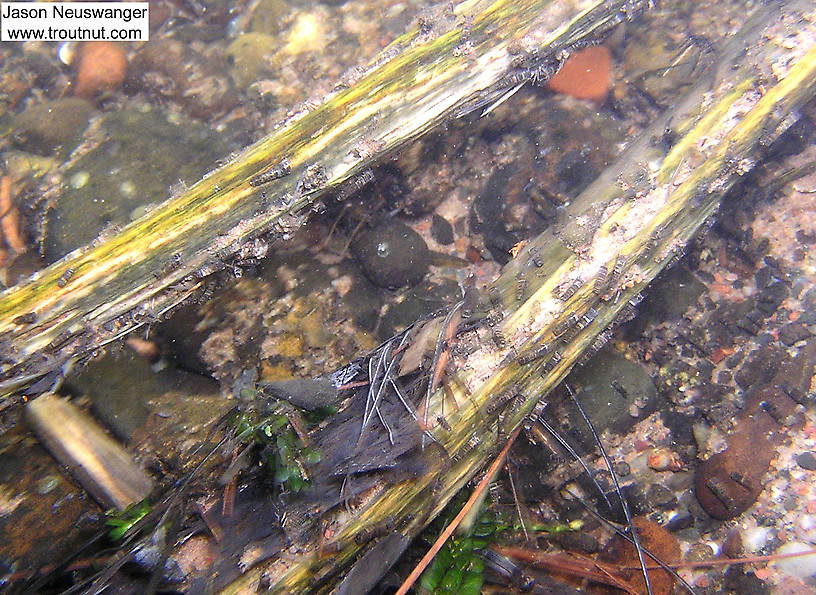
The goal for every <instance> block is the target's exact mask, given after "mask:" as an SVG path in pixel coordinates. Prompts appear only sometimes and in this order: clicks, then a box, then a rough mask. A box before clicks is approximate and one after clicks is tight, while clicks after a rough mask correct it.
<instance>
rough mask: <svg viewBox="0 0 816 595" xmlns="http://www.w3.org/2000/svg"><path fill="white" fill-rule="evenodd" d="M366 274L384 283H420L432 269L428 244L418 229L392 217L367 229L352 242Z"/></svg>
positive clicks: (384, 284) (382, 284)
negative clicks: (392, 219)
mask: <svg viewBox="0 0 816 595" xmlns="http://www.w3.org/2000/svg"><path fill="white" fill-rule="evenodd" d="M351 248H352V252H353V253H354V256H355V257H356V258H357V261H358V262H359V263H360V266H361V267H362V269H363V272H364V273H365V275H366V277H368V278H369V279H370V280H371V282H372V283H374V284H375V285H379V286H380V287H388V288H397V287H405V286H410V285H416V284H417V283H419V282H420V281H421V280H422V277H424V276H425V273H426V272H427V271H428V263H429V260H430V256H429V253H428V246H427V245H426V244H425V240H423V239H422V236H420V235H419V234H418V233H417V232H415V231H414V230H413V229H411V228H410V227H408V226H407V225H405V224H403V223H400V222H398V221H389V222H387V223H383V224H381V225H378V226H377V227H375V228H373V229H371V230H369V231H368V232H364V233H363V234H362V235H361V236H360V237H359V238H358V239H357V240H355V242H354V243H353V244H352V246H351Z"/></svg>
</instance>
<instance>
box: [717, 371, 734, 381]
mask: <svg viewBox="0 0 816 595" xmlns="http://www.w3.org/2000/svg"><path fill="white" fill-rule="evenodd" d="M733 379H734V375H733V374H732V373H731V370H722V371H721V372H718V373H717V384H729V383H730V382H731V381H732V380H733Z"/></svg>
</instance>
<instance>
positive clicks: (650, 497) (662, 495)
mask: <svg viewBox="0 0 816 595" xmlns="http://www.w3.org/2000/svg"><path fill="white" fill-rule="evenodd" d="M646 503H647V504H651V505H652V506H654V507H656V508H663V509H667V508H672V507H674V506H676V505H677V498H675V496H674V493H672V491H671V490H670V489H668V488H667V487H665V486H663V485H660V484H659V483H655V484H652V485H651V486H649V489H648V491H647V492H646Z"/></svg>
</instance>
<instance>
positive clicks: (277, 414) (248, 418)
mask: <svg viewBox="0 0 816 595" xmlns="http://www.w3.org/2000/svg"><path fill="white" fill-rule="evenodd" d="M331 413H332V411H331V410H328V409H325V410H320V411H302V410H300V409H298V408H296V407H294V406H293V405H290V404H289V403H285V402H282V401H273V402H272V403H271V404H270V405H269V406H268V407H266V408H265V410H264V411H263V412H257V411H250V412H242V413H238V414H236V416H235V417H234V419H233V421H232V426H233V429H234V432H235V435H236V438H237V440H238V441H239V442H244V443H247V444H251V445H254V446H255V447H256V453H257V456H258V459H259V461H260V462H261V464H262V465H263V466H264V468H265V469H266V471H267V473H268V475H269V477H270V478H271V479H272V480H273V481H274V482H275V484H276V485H277V486H278V487H279V488H280V490H281V491H284V492H285V491H290V492H295V493H297V492H300V491H301V490H303V489H304V488H306V487H308V486H309V485H310V483H311V479H310V477H309V472H308V467H309V466H310V465H314V464H315V463H318V462H319V461H320V459H321V458H322V454H321V452H320V451H319V450H317V449H315V448H312V447H311V446H309V445H308V444H307V437H306V434H307V432H308V429H309V428H310V427H312V426H313V425H315V424H316V423H318V422H319V421H321V420H322V419H323V418H325V417H326V416H327V415H330V414H331Z"/></svg>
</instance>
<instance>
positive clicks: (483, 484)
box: [396, 426, 521, 595]
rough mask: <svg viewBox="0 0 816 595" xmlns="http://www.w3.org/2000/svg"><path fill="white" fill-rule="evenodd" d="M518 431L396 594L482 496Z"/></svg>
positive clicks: (420, 570) (405, 589)
mask: <svg viewBox="0 0 816 595" xmlns="http://www.w3.org/2000/svg"><path fill="white" fill-rule="evenodd" d="M520 431H521V426H519V427H517V428H516V429H515V430H513V433H512V434H510V437H509V439H508V440H507V444H505V445H504V448H503V449H502V450H501V452H500V453H499V455H498V456H497V457H496V459H495V460H494V461H493V463H492V464H491V465H490V468H489V469H488V470H487V472H486V473H485V474H484V477H482V479H481V481H480V482H479V485H477V486H476V489H475V490H473V493H472V494H471V495H470V498H468V501H467V502H465V505H464V506H463V507H462V510H460V511H459V514H457V515H456V517H455V518H454V519H453V520H452V521H451V522H450V523H448V526H447V527H445V529H444V530H443V531H442V534H441V535H440V536H439V538H438V539H437V540H436V541H435V542H434V544H433V545H432V546H431V549H429V550H428V553H426V554H425V555H424V556H423V557H422V560H420V561H419V564H417V565H416V567H415V568H414V569H413V570H412V571H411V574H409V575H408V578H406V579H405V582H403V583H402V585H400V588H399V589H398V590H397V593H396V595H405V594H406V593H407V592H408V589H410V588H411V587H412V586H413V584H414V583H415V582H416V580H417V579H418V578H419V576H420V575H421V574H422V573H423V572H424V571H425V569H426V568H427V567H428V564H430V563H431V561H432V560H433V559H434V557H435V556H436V554H438V553H439V550H441V549H442V546H443V545H445V542H446V541H447V540H448V538H449V537H450V536H451V535H453V532H454V531H456V528H457V527H458V526H459V524H460V523H461V522H462V520H463V519H464V518H465V517H466V516H467V514H468V513H469V512H470V509H471V508H473V505H474V504H475V503H476V502H477V501H478V500H479V498H481V497H482V494H483V493H484V491H485V490H486V489H487V486H488V484H490V480H491V478H492V477H493V475H494V474H495V473H496V471H498V469H499V468H500V467H501V466H502V465H503V464H504V459H505V458H506V457H507V453H508V452H509V451H510V447H511V446H513V442H515V440H516V437H517V436H518V435H519V432H520Z"/></svg>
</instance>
